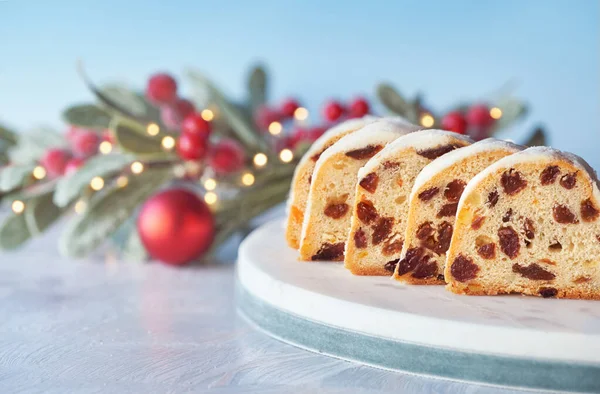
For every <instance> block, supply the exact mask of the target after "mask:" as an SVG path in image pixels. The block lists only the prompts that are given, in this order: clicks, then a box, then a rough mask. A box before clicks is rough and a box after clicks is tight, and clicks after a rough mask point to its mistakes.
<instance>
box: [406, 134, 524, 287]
mask: <svg viewBox="0 0 600 394" xmlns="http://www.w3.org/2000/svg"><path fill="white" fill-rule="evenodd" d="M524 148H525V147H523V146H520V145H515V144H512V143H510V142H506V141H502V140H498V139H495V138H488V139H485V140H483V141H479V142H476V143H474V144H473V145H469V146H465V147H464V148H461V149H457V150H454V151H452V152H449V153H446V154H445V155H443V156H441V157H439V158H437V159H435V160H433V161H432V162H431V163H429V164H427V165H426V166H425V167H424V168H423V170H422V171H421V172H420V173H419V175H417V178H416V179H415V184H414V186H413V188H412V191H411V193H410V197H409V208H408V217H407V219H406V232H405V235H404V247H403V248H402V254H401V255H400V262H399V263H398V266H397V267H396V271H395V273H394V278H395V279H398V280H400V281H402V282H406V283H412V284H445V283H446V282H445V280H444V266H445V263H446V252H447V251H448V247H449V246H450V240H451V239H452V233H453V228H454V218H455V216H456V208H457V206H458V201H459V199H460V196H461V194H462V192H463V190H464V188H465V186H466V184H467V182H469V181H470V180H471V178H473V177H474V176H475V175H477V174H478V173H480V172H481V171H482V170H484V169H485V168H486V167H488V166H489V165H490V164H492V163H494V162H496V161H498V160H500V159H501V158H503V157H505V156H508V155H511V154H513V153H516V152H519V151H521V150H522V149H524ZM482 223H483V222H482V221H480V222H475V223H474V226H478V225H481V224H482Z"/></svg>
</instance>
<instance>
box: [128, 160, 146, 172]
mask: <svg viewBox="0 0 600 394" xmlns="http://www.w3.org/2000/svg"><path fill="white" fill-rule="evenodd" d="M142 171H144V165H143V164H142V163H140V162H139V161H134V162H133V163H131V172H133V173H134V174H141V173H142Z"/></svg>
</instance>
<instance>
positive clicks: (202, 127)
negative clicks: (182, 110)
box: [181, 112, 212, 139]
mask: <svg viewBox="0 0 600 394" xmlns="http://www.w3.org/2000/svg"><path fill="white" fill-rule="evenodd" d="M211 130H212V127H211V125H210V123H209V122H207V121H206V120H204V119H203V118H202V116H201V115H200V114H199V113H196V112H194V113H192V114H190V115H188V116H186V117H185V119H183V122H182V123H181V132H182V133H184V134H189V135H194V136H197V137H201V138H203V139H206V138H208V136H209V135H210V132H211Z"/></svg>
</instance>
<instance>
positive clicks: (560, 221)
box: [445, 147, 600, 299]
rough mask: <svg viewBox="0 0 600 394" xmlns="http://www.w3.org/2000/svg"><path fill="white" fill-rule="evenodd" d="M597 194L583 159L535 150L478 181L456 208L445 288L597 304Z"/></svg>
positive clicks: (599, 226) (516, 156) (505, 160)
mask: <svg viewBox="0 0 600 394" xmlns="http://www.w3.org/2000/svg"><path fill="white" fill-rule="evenodd" d="M599 216H600V191H599V190H598V179H597V177H596V174H595V172H594V170H592V169H591V168H590V167H589V165H587V163H585V161H583V159H581V158H579V157H577V156H575V155H572V154H568V153H563V152H560V151H557V150H554V149H551V148H545V147H535V148H529V149H526V150H524V151H522V152H519V153H515V154H513V155H510V156H507V157H505V158H503V159H501V160H499V161H497V162H496V163H494V164H492V165H491V166H490V167H488V168H487V169H485V170H483V171H482V172H481V173H479V174H478V175H477V176H475V177H474V178H473V179H472V180H471V181H470V182H469V183H468V184H467V186H466V187H465V190H464V192H463V195H462V197H461V199H460V201H459V203H458V212H457V215H456V222H455V226H454V227H455V228H454V235H453V237H452V241H451V243H450V249H449V250H448V253H447V260H446V269H445V277H446V281H447V283H448V285H447V288H448V289H449V290H450V291H452V292H454V293H462V294H491V295H492V294H505V293H522V294H528V295H537V296H541V297H561V298H563V297H564V298H587V299H600V220H599Z"/></svg>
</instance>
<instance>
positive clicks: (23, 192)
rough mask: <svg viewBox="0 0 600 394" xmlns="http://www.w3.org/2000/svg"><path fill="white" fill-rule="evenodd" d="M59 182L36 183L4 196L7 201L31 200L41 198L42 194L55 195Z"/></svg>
mask: <svg viewBox="0 0 600 394" xmlns="http://www.w3.org/2000/svg"><path fill="white" fill-rule="evenodd" d="M56 182H57V180H56V179H54V180H51V181H43V182H35V183H33V184H31V185H27V186H26V187H24V188H22V189H19V190H16V191H14V192H12V193H8V194H6V195H5V196H4V198H5V199H6V200H22V201H25V200H29V199H32V198H35V197H39V196H41V195H42V194H47V193H50V194H52V193H54V188H55V187H56Z"/></svg>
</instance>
